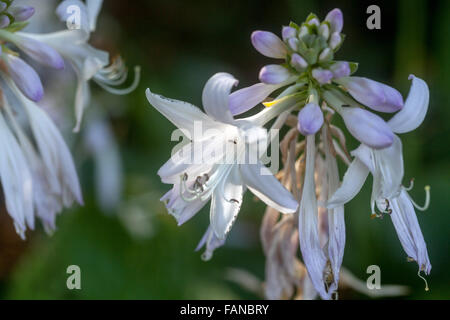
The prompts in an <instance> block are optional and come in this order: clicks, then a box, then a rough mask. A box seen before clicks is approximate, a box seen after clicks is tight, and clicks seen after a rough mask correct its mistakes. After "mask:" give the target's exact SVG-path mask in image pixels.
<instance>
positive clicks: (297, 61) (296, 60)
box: [291, 53, 308, 71]
mask: <svg viewBox="0 0 450 320" xmlns="http://www.w3.org/2000/svg"><path fill="white" fill-rule="evenodd" d="M291 65H292V66H293V67H294V68H295V70H297V71H304V70H305V69H306V68H308V62H306V60H305V59H303V57H302V56H301V55H299V54H297V53H294V54H293V55H292V57H291Z"/></svg>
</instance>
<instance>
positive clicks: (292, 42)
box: [288, 38, 299, 51]
mask: <svg viewBox="0 0 450 320" xmlns="http://www.w3.org/2000/svg"><path fill="white" fill-rule="evenodd" d="M298 42H299V40H298V39H297V38H290V39H289V40H288V45H289V48H291V49H292V51H297V50H298Z"/></svg>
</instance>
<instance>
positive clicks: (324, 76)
mask: <svg viewBox="0 0 450 320" xmlns="http://www.w3.org/2000/svg"><path fill="white" fill-rule="evenodd" d="M312 76H313V78H314V79H316V80H317V81H318V82H319V83H320V84H325V83H330V82H331V79H333V73H332V72H331V71H330V70H326V69H322V68H315V69H314V70H313V71H312Z"/></svg>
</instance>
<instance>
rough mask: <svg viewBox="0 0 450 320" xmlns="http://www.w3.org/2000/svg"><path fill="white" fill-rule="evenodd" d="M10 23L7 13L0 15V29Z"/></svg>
mask: <svg viewBox="0 0 450 320" xmlns="http://www.w3.org/2000/svg"><path fill="white" fill-rule="evenodd" d="M10 23H11V20H9V17H8V16H7V15H1V16H0V29H3V28H6V27H7V26H9V24H10Z"/></svg>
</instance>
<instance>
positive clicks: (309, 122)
mask: <svg viewBox="0 0 450 320" xmlns="http://www.w3.org/2000/svg"><path fill="white" fill-rule="evenodd" d="M322 125H323V113H322V110H320V107H319V105H317V104H316V103H308V104H307V105H306V106H304V107H303V108H302V110H300V112H299V113H298V125H297V129H298V131H300V133H301V134H303V135H304V136H308V135H311V134H315V133H316V132H317V131H319V129H320V128H321V127H322Z"/></svg>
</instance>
